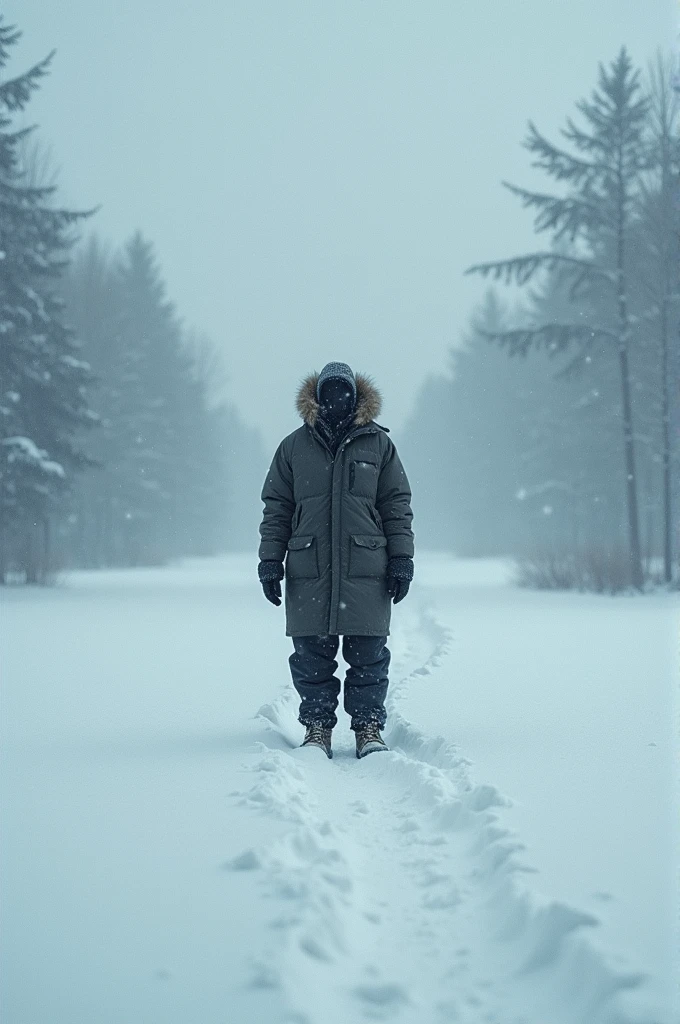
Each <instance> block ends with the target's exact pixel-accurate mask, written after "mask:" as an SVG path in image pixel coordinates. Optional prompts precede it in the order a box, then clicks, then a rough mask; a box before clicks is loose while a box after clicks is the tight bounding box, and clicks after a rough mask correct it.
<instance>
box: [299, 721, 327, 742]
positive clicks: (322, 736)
mask: <svg viewBox="0 0 680 1024" xmlns="http://www.w3.org/2000/svg"><path fill="white" fill-rule="evenodd" d="M327 742H328V729H327V727H326V726H325V725H322V724H321V722H312V724H311V725H308V726H307V735H306V736H305V743H323V744H326V743H327Z"/></svg>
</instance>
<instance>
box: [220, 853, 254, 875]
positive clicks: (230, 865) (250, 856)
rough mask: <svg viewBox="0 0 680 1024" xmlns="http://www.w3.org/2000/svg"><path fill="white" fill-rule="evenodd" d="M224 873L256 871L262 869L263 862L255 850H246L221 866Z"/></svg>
mask: <svg viewBox="0 0 680 1024" xmlns="http://www.w3.org/2000/svg"><path fill="white" fill-rule="evenodd" d="M221 867H222V870H224V871H254V870H255V869H256V868H260V867H262V861H261V860H260V858H259V857H258V855H257V853H256V852H255V850H244V851H243V853H239V854H238V856H236V857H232V859H231V860H228V861H226V862H225V863H224V864H222V865H221Z"/></svg>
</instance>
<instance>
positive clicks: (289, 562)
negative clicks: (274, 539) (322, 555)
mask: <svg viewBox="0 0 680 1024" xmlns="http://www.w3.org/2000/svg"><path fill="white" fill-rule="evenodd" d="M318 575H319V556H318V552H317V550H316V537H291V538H290V540H289V541H288V554H287V556H286V576H288V577H289V578H290V579H312V580H313V579H317V578H318Z"/></svg>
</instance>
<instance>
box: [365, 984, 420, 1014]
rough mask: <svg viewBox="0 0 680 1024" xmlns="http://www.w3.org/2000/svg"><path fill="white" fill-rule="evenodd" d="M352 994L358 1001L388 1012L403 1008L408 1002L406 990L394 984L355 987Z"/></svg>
mask: <svg viewBox="0 0 680 1024" xmlns="http://www.w3.org/2000/svg"><path fill="white" fill-rule="evenodd" d="M354 994H355V996H357V998H358V999H361V1000H363V1002H364V1003H368V1004H369V1005H371V1006H375V1007H385V1008H386V1009H389V1010H390V1011H394V1010H396V1008H397V1007H398V1006H404V1005H405V1004H406V1003H408V1002H410V1000H409V998H408V995H407V993H406V990H405V989H404V988H403V987H402V986H401V985H397V984H395V983H391V984H390V983H387V984H382V985H380V984H375V985H357V987H356V988H355V989H354Z"/></svg>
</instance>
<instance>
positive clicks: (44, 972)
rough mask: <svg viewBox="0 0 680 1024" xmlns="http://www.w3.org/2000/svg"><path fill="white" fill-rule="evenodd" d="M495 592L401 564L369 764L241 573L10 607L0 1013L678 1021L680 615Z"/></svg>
mask: <svg viewBox="0 0 680 1024" xmlns="http://www.w3.org/2000/svg"><path fill="white" fill-rule="evenodd" d="M509 574H510V566H508V565H505V564H503V563H501V562H497V561H481V560H480V561H456V560H454V559H450V558H447V557H445V556H437V555H423V554H422V553H419V557H418V563H417V579H416V582H415V583H414V585H413V586H412V588H411V591H410V593H409V596H408V599H407V601H405V602H403V604H401V605H399V606H398V607H397V608H395V613H394V626H393V635H392V637H391V638H390V647H391V649H392V651H393V667H392V672H391V676H392V684H391V688H390V705H389V725H388V730H387V732H386V739H387V741H388V743H389V744H390V746H391V748H392V749H391V751H390V752H389V753H387V754H384V753H380V754H374V755H370V756H369V757H367V758H365V759H364V760H362V761H357V760H356V758H355V757H354V755H353V745H352V740H353V738H352V735H351V734H350V732H349V730H348V729H347V724H346V721H345V720H344V718H342V719H341V724H340V726H339V727H338V729H336V730H335V732H334V751H335V756H334V758H333V760H332V761H329V760H328V759H327V758H326V757H325V755H324V754H323V753H322V752H321V751H318V750H313V749H305V750H301V749H300V748H299V747H298V744H299V742H300V740H301V736H302V731H303V730H302V727H301V726H300V725H299V724H298V723H297V722H296V702H295V699H294V697H295V695H294V692H292V690H291V686H290V683H289V681H288V666H287V662H286V659H287V657H288V654H289V653H290V650H291V643H290V640H288V639H287V638H286V637H285V636H284V635H283V619H282V614H281V609H275V608H273V607H272V606H271V605H268V604H267V603H266V602H265V601H264V599H263V597H262V595H261V592H260V588H259V585H258V583H257V579H256V573H255V562H254V561H253V558H252V556H250V555H249V556H230V557H228V558H225V559H221V560H216V561H205V562H201V561H196V562H192V563H186V564H184V565H182V566H178V567H176V568H173V569H168V570H135V571H120V572H100V573H96V572H92V573H75V574H72V575H71V576H69V577H68V578H67V579H65V580H64V581H63V583H62V585H60V586H58V587H55V588H54V589H34V588H16V589H15V588H6V589H5V592H4V593H3V594H2V595H1V597H2V602H3V604H2V611H1V618H0V634H1V635H0V643H1V644H2V650H3V657H2V676H3V679H2V682H3V690H2V714H1V716H0V728H1V730H2V737H1V738H2V755H1V757H2V762H1V764H0V768H1V775H0V778H1V779H2V787H3V792H2V800H1V801H0V819H1V820H0V828H1V831H0V835H1V836H2V865H1V867H2V870H1V873H0V886H1V887H2V888H1V896H2V906H3V937H4V939H5V941H4V942H3V944H2V950H1V957H2V963H1V965H0V973H1V976H2V978H3V985H2V987H1V989H0V1001H1V1002H0V1018H1V1019H2V1020H7V1021H12V1022H16V1024H21V1022H24V1021H26V1022H28V1021H30V1022H31V1024H53V1022H54V1020H56V1019H59V1020H62V1019H63V1020H68V1021H69V1022H72V1024H81V1022H82V1024H85V1022H87V1024H91V1022H92V1021H94V1020H96V1021H97V1024H99V1022H101V1024H114V1022H116V1024H119V1022H120V1021H122V1020H125V1021H126V1022H128V1024H154V1022H156V1021H157V1022H159V1024H160V1022H161V1021H162V1022H163V1024H212V1022H217V1021H226V1020H229V1021H232V1020H233V1021H238V1022H239V1024H249V1022H258V1024H259V1022H260V1021H268V1022H270V1021H271V1022H278V1021H289V1022H292V1021H297V1022H298V1024H300V1022H308V1024H316V1022H321V1021H323V1022H324V1024H340V1022H342V1024H346V1022H347V1021H355V1020H356V1021H361V1020H389V1021H392V1020H394V1021H395V1022H404V1024H416V1022H418V1024H430V1022H435V1021H436V1022H444V1021H460V1022H463V1024H473V1022H474V1024H477V1022H480V1024H481V1022H490V1024H493V1022H498V1024H519V1022H520V1021H523V1022H524V1024H548V1022H549V1024H576V1022H578V1024H585V1022H587V1024H605V1022H606V1024H614V1022H616V1024H627V1022H628V1024H629V1022H636V1024H642V1022H643V1021H644V1022H645V1024H654V1022H656V1024H670V1022H671V1021H675V1020H677V1011H678V1007H677V1005H673V1000H674V995H675V993H677V978H675V977H674V976H673V970H674V965H673V963H672V959H671V958H672V953H673V951H674V950H676V949H677V938H678V936H677V933H676V931H674V929H675V928H676V927H677V913H676V912H675V908H677V891H676V890H675V889H674V885H675V883H676V882H677V863H678V843H677V834H676V833H674V831H673V823H672V814H673V809H674V808H675V807H677V792H676V791H674V789H673V785H674V781H673V780H674V774H673V768H672V756H673V745H674V736H673V729H674V723H676V722H677V710H678V709H677V705H674V701H675V690H674V685H675V683H676V681H677V669H678V649H677V622H678V609H679V602H678V599H677V597H676V596H672V595H646V596H644V597H623V598H621V597H619V598H608V597H594V596H589V595H578V594H546V593H532V592H529V591H520V590H516V589H514V588H512V587H511V586H510V585H509V583H508V580H509ZM38 638H39V642H36V641H37V640H38ZM652 744H654V745H652ZM674 1014H675V1016H674Z"/></svg>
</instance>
